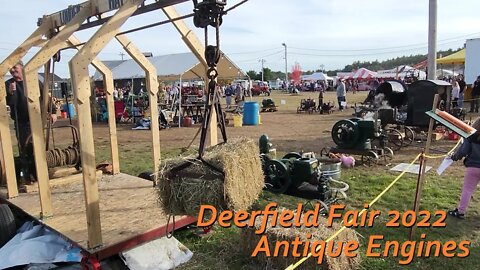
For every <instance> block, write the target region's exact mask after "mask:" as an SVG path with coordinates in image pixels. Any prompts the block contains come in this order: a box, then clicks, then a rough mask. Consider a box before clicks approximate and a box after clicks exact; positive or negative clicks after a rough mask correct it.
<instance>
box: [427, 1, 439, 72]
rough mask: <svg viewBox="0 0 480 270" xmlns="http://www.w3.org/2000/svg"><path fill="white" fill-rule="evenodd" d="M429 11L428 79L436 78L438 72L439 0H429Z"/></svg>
mask: <svg viewBox="0 0 480 270" xmlns="http://www.w3.org/2000/svg"><path fill="white" fill-rule="evenodd" d="M428 13H429V16H428V18H429V19H428V70H427V72H428V73H427V79H429V80H435V77H436V73H437V0H429V8H428Z"/></svg>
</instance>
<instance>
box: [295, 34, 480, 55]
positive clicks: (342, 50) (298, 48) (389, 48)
mask: <svg viewBox="0 0 480 270" xmlns="http://www.w3.org/2000/svg"><path fill="white" fill-rule="evenodd" d="M475 35H480V32H478V33H472V34H466V35H462V36H456V37H451V38H446V39H442V40H439V42H441V41H449V40H450V41H460V40H464V39H465V38H467V37H471V36H475ZM426 44H427V42H422V43H415V44H409V45H401V46H394V47H383V48H369V49H311V48H300V47H291V46H290V47H289V48H292V49H297V50H305V51H319V52H361V51H383V50H391V49H400V48H408V47H415V46H420V45H425V48H426V47H427V46H426Z"/></svg>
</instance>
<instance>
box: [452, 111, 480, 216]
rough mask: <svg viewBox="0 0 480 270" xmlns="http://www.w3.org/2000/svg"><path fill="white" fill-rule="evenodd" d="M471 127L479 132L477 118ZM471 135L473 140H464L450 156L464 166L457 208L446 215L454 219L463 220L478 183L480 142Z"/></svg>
mask: <svg viewBox="0 0 480 270" xmlns="http://www.w3.org/2000/svg"><path fill="white" fill-rule="evenodd" d="M472 127H473V128H475V129H476V130H477V134H478V132H480V118H477V120H475V122H474V123H473V124H472ZM477 134H475V135H472V137H474V139H470V138H469V139H468V140H464V142H463V143H462V145H461V146H460V148H458V150H457V151H456V152H455V153H454V154H453V155H452V156H451V158H452V160H454V161H457V160H460V159H462V158H465V159H464V160H463V163H464V164H465V167H466V169H465V177H464V180H463V189H462V195H461V197H460V202H459V204H458V208H455V209H454V210H451V211H448V214H449V215H451V216H454V217H456V218H460V219H464V218H465V212H466V211H467V207H468V204H469V203H470V199H471V198H472V195H473V193H474V192H475V189H476V188H477V185H478V183H479V182H480V140H479V139H478V138H479V135H477Z"/></svg>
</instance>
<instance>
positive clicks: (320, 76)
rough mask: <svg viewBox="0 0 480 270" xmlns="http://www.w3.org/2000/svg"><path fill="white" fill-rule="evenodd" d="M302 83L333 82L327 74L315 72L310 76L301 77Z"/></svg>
mask: <svg viewBox="0 0 480 270" xmlns="http://www.w3.org/2000/svg"><path fill="white" fill-rule="evenodd" d="M302 80H304V81H333V78H331V77H328V76H327V74H325V73H323V72H315V73H313V74H310V75H305V76H303V77H302Z"/></svg>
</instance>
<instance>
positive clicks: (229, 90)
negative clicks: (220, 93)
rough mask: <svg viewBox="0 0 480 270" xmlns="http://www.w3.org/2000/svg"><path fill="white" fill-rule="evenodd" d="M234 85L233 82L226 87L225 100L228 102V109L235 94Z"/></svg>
mask: <svg viewBox="0 0 480 270" xmlns="http://www.w3.org/2000/svg"><path fill="white" fill-rule="evenodd" d="M233 92H234V91H233V86H232V84H231V83H230V84H228V86H227V87H226V88H225V101H226V102H227V109H228V108H230V106H231V105H232V95H233Z"/></svg>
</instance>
